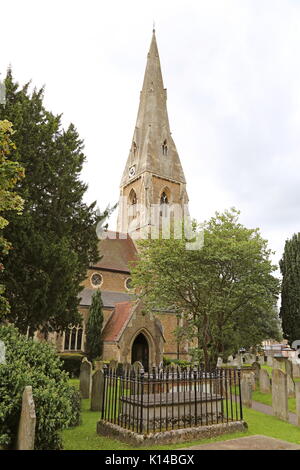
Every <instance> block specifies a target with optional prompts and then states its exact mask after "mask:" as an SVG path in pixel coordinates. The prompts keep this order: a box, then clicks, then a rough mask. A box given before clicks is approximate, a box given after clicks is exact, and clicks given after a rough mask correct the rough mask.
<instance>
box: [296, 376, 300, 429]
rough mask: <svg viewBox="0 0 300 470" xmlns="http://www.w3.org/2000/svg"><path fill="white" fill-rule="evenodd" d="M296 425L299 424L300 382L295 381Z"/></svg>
mask: <svg viewBox="0 0 300 470" xmlns="http://www.w3.org/2000/svg"><path fill="white" fill-rule="evenodd" d="M295 392H296V415H297V421H296V423H297V426H300V382H296V383H295Z"/></svg>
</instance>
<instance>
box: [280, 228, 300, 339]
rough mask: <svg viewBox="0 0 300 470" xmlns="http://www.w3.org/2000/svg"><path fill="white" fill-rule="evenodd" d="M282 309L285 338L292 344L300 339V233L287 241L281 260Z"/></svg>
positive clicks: (281, 315)
mask: <svg viewBox="0 0 300 470" xmlns="http://www.w3.org/2000/svg"><path fill="white" fill-rule="evenodd" d="M279 265H280V271H281V274H282V287H281V308H280V317H281V319H282V329H283V334H284V337H285V338H286V339H287V340H288V341H289V343H290V344H292V342H293V341H295V340H297V339H300V233H297V234H294V235H293V236H292V238H291V239H290V240H286V242H285V247H284V253H283V256H282V259H281V260H280V263H279Z"/></svg>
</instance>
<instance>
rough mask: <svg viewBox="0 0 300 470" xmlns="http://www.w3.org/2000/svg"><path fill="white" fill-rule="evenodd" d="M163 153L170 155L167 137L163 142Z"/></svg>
mask: <svg viewBox="0 0 300 470" xmlns="http://www.w3.org/2000/svg"><path fill="white" fill-rule="evenodd" d="M162 153H163V155H168V142H167V139H165V140H164V142H163V144H162Z"/></svg>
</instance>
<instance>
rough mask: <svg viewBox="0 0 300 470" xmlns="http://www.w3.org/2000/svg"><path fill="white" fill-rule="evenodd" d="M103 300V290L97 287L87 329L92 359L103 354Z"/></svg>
mask: <svg viewBox="0 0 300 470" xmlns="http://www.w3.org/2000/svg"><path fill="white" fill-rule="evenodd" d="M102 309H103V302H102V298H101V291H100V289H97V290H96V292H95V293H94V295H93V297H92V304H91V307H90V311H89V317H88V321H87V329H86V351H87V354H88V358H89V360H90V361H92V360H93V359H95V358H96V357H100V356H101V354H102V339H101V333H102V326H103V311H102Z"/></svg>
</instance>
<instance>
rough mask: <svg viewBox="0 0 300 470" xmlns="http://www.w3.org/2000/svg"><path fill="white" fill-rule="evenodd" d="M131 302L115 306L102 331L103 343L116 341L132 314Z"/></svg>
mask: <svg viewBox="0 0 300 470" xmlns="http://www.w3.org/2000/svg"><path fill="white" fill-rule="evenodd" d="M132 307H133V304H132V302H122V303H119V304H116V306H115V310H114V311H113V313H112V314H111V316H110V317H109V320H108V322H107V323H106V325H105V327H104V330H103V334H102V335H103V336H102V338H103V341H117V340H118V338H119V336H120V334H121V333H122V331H123V329H124V328H125V327H126V325H127V323H128V321H129V319H130V317H131V313H132Z"/></svg>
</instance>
